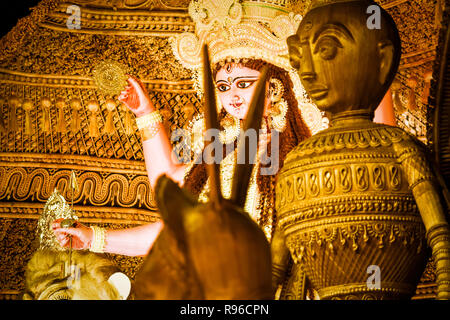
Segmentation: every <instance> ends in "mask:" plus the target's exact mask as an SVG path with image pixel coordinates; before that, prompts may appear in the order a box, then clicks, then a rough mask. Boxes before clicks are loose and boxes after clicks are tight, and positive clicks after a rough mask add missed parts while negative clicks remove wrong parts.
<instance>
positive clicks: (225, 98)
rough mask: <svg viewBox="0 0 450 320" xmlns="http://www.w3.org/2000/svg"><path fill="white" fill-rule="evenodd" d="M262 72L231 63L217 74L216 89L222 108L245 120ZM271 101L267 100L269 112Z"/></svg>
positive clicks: (266, 104) (266, 105)
mask: <svg viewBox="0 0 450 320" xmlns="http://www.w3.org/2000/svg"><path fill="white" fill-rule="evenodd" d="M260 74H261V73H260V72H259V71H258V70H254V69H250V68H247V67H244V66H240V65H238V64H234V63H229V64H226V65H225V66H224V67H223V68H221V69H220V70H219V71H218V72H217V74H216V88H217V91H218V97H219V99H220V102H221V103H222V106H223V107H224V108H225V110H226V111H227V112H228V113H230V114H231V115H232V116H234V117H236V118H238V119H245V117H246V115H247V112H248V108H249V106H250V102H251V100H252V98H253V95H254V93H255V89H256V82H257V81H258V79H259V76H260ZM269 104H270V99H267V95H266V99H265V103H264V105H265V109H266V110H267V107H268V105H269Z"/></svg>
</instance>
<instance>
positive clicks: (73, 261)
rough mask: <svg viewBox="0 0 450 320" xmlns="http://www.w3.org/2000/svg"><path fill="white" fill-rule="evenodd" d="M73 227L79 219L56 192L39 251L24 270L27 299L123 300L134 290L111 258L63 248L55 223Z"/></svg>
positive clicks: (45, 213)
mask: <svg viewBox="0 0 450 320" xmlns="http://www.w3.org/2000/svg"><path fill="white" fill-rule="evenodd" d="M55 220H62V222H61V225H63V226H64V225H66V226H73V225H74V224H77V223H78V222H77V220H78V218H77V217H76V216H75V215H74V214H73V208H72V207H71V206H70V205H69V204H68V203H67V202H66V200H65V199H64V197H63V196H62V195H61V194H60V193H59V192H58V190H55V191H54V192H53V193H52V195H51V196H50V197H49V199H48V200H47V202H46V204H45V206H44V210H43V213H42V215H41V217H40V218H39V221H38V227H37V236H38V249H37V250H36V252H35V253H34V254H33V255H32V257H31V259H30V261H29V262H28V263H27V267H26V270H25V285H26V288H25V292H24V294H23V299H24V300H121V299H126V298H127V297H128V295H129V292H130V290H131V282H130V279H129V278H128V277H127V276H126V275H125V274H123V273H122V272H120V270H119V268H118V267H117V266H115V265H114V263H113V262H112V261H110V260H109V259H108V258H106V257H104V256H102V255H100V254H96V253H92V252H89V251H87V250H84V251H72V250H71V249H70V248H63V247H61V246H60V245H59V242H58V241H57V239H56V238H55V234H54V233H53V231H52V224H53V222H54V221H55Z"/></svg>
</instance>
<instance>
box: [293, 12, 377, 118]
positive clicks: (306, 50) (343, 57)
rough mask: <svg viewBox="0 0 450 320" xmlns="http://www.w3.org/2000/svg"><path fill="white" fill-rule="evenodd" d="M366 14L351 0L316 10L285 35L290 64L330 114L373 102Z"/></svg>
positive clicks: (372, 51)
mask: <svg viewBox="0 0 450 320" xmlns="http://www.w3.org/2000/svg"><path fill="white" fill-rule="evenodd" d="M367 18H368V15H367V14H365V12H364V11H362V10H361V8H360V7H358V6H353V5H351V4H348V5H346V6H343V5H329V6H325V7H321V8H317V9H314V10H312V11H310V12H309V13H308V14H307V15H306V16H305V17H304V18H303V20H302V22H301V24H300V26H299V29H298V31H297V35H294V36H291V37H290V38H289V39H288V45H289V55H290V59H291V64H292V65H293V66H294V67H295V68H297V70H298V72H299V76H300V79H301V82H302V84H303V86H304V88H305V90H306V92H307V93H308V94H309V96H310V97H311V99H312V100H313V101H314V102H315V103H316V105H317V106H318V107H319V109H321V110H323V111H329V112H331V113H336V112H342V111H347V110H355V109H366V108H369V107H371V106H372V104H375V103H376V105H377V102H374V101H373V100H374V95H373V94H371V92H376V93H378V91H379V90H380V88H381V87H382V83H380V82H379V75H380V62H381V55H380V52H379V50H378V46H377V45H378V42H377V39H376V36H375V34H374V32H372V30H369V29H368V28H367V25H366V21H367ZM378 102H379V101H378ZM376 105H375V106H376Z"/></svg>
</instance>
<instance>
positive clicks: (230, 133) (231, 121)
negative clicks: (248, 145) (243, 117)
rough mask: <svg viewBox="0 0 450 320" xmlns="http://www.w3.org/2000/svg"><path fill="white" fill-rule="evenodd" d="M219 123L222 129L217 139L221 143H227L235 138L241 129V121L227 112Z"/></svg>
mask: <svg viewBox="0 0 450 320" xmlns="http://www.w3.org/2000/svg"><path fill="white" fill-rule="evenodd" d="M220 125H221V126H222V127H223V129H224V130H223V131H220V133H219V140H220V142H222V143H223V144H229V143H231V142H233V141H234V140H236V138H237V137H238V135H239V133H240V131H241V121H240V120H239V119H238V118H236V117H233V116H232V115H231V114H229V113H227V114H226V115H225V117H224V118H223V119H222V120H221V121H220Z"/></svg>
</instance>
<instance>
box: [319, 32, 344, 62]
mask: <svg viewBox="0 0 450 320" xmlns="http://www.w3.org/2000/svg"><path fill="white" fill-rule="evenodd" d="M338 48H342V45H341V43H340V42H339V40H337V39H336V38H335V37H329V36H328V37H323V38H321V39H319V41H318V42H317V45H316V47H315V49H314V53H315V54H316V53H318V54H319V55H320V57H321V58H322V59H324V60H331V59H333V58H334V57H335V56H336V54H337V50H338Z"/></svg>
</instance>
